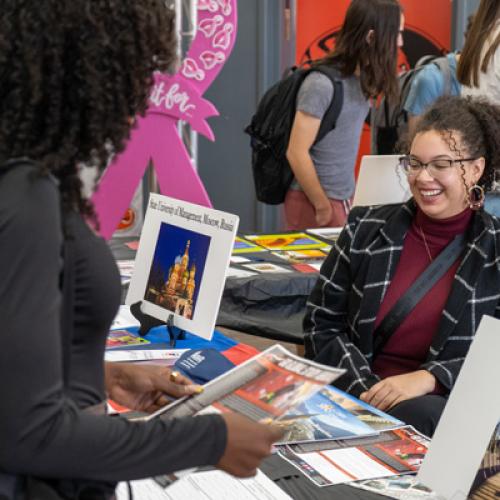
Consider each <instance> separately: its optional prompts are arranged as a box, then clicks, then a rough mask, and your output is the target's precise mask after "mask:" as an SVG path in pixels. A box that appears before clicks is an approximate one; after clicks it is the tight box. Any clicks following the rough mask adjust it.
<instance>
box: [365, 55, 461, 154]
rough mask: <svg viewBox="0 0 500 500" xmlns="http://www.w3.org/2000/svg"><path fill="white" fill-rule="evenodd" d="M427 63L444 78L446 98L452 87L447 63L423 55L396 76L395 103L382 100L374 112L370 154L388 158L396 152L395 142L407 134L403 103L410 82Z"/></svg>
mask: <svg viewBox="0 0 500 500" xmlns="http://www.w3.org/2000/svg"><path fill="white" fill-rule="evenodd" d="M427 64H435V65H436V66H437V67H438V68H439V71H440V72H441V73H442V75H443V78H444V94H443V95H450V93H451V84H452V73H451V68H450V62H449V61H448V58H447V57H446V56H442V57H436V56H424V57H422V58H420V59H419V60H418V62H417V64H416V65H415V67H414V68H412V69H410V70H408V71H405V72H404V73H403V74H402V75H400V77H399V92H400V94H399V100H398V101H397V102H396V103H392V104H391V103H389V102H388V100H387V99H385V97H384V98H382V100H381V101H380V105H379V106H378V108H377V109H376V110H375V111H373V110H372V113H374V115H373V117H372V120H371V125H372V151H373V154H379V155H388V154H394V153H395V152H396V146H397V144H398V142H399V141H400V140H401V139H402V138H403V137H404V136H405V134H406V133H407V131H408V113H407V111H406V110H405V103H406V100H407V99H408V95H409V93H410V89H411V85H412V82H413V81H414V80H415V77H416V76H417V75H418V73H419V72H420V71H421V70H422V68H424V67H425V66H426V65H427Z"/></svg>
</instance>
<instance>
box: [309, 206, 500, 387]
mask: <svg viewBox="0 0 500 500" xmlns="http://www.w3.org/2000/svg"><path fill="white" fill-rule="evenodd" d="M415 211H416V206H415V202H414V201H413V199H411V200H409V201H408V202H407V203H405V204H398V205H385V206H378V207H357V208H354V209H353V210H352V211H351V213H350V215H349V219H348V221H347V224H346V226H345V228H344V230H343V231H342V233H341V234H340V236H339V239H338V241H337V243H336V244H335V245H334V247H333V248H332V251H331V252H330V255H329V256H328V257H327V259H326V260H325V262H324V264H323V266H322V268H321V272H320V276H319V279H318V281H317V282H316V285H315V287H314V289H313V291H312V292H311V295H310V297H309V300H308V302H307V312H306V316H305V318H304V332H305V344H306V356H307V357H310V358H314V359H315V360H316V361H318V362H320V363H324V364H328V365H332V366H336V367H340V368H345V369H346V370H347V373H346V374H345V375H343V376H342V377H341V378H340V379H339V381H338V382H339V384H338V385H339V386H340V387H341V388H342V389H344V390H346V391H347V392H350V393H351V394H354V395H356V396H359V394H360V393H361V392H363V391H365V390H367V389H368V388H370V387H371V386H372V385H374V384H375V383H376V382H378V381H379V378H378V377H377V376H376V375H375V374H374V373H372V371H371V361H372V360H373V330H374V324H375V319H376V317H377V313H378V310H379V307H380V304H381V302H382V300H383V298H384V295H385V293H386V292H387V289H388V287H389V285H390V283H391V280H392V278H393V276H394V273H395V271H396V267H397V264H398V261H399V257H400V255H401V251H402V248H403V242H404V238H405V235H406V233H407V231H408V229H409V227H410V225H411V222H412V219H413V216H414V214H415ZM483 314H488V315H490V316H495V317H500V220H499V219H497V218H496V217H493V216H491V215H489V214H488V213H486V212H484V211H483V210H480V211H478V212H476V213H475V214H474V216H473V218H472V222H471V225H470V227H469V229H468V232H467V245H466V248H465V250H464V253H463V257H462V261H461V263H460V265H459V267H458V269H457V272H456V275H455V278H454V281H453V284H452V288H451V291H450V295H449V297H448V300H447V303H446V306H445V308H444V309H443V312H442V316H441V320H440V323H439V327H438V330H437V332H436V334H435V336H434V339H433V341H432V344H431V346H430V349H429V353H428V357H427V359H426V361H425V362H424V363H423V364H422V366H421V368H422V369H426V370H429V372H431V373H432V374H433V375H434V376H435V377H436V379H437V380H438V381H439V382H440V383H441V384H442V385H443V386H444V387H445V388H446V389H447V390H448V391H450V390H451V389H452V387H453V384H454V383H455V380H456V378H457V375H458V373H459V371H460V368H461V366H462V363H463V361H464V359H465V356H466V354H467V351H468V349H469V346H470V344H471V341H472V339H473V337H474V334H475V331H476V328H477V326H478V324H479V322H480V320H481V317H482V316H483Z"/></svg>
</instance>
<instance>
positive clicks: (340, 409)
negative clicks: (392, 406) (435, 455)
mask: <svg viewBox="0 0 500 500" xmlns="http://www.w3.org/2000/svg"><path fill="white" fill-rule="evenodd" d="M287 417H288V418H287ZM280 420H282V421H283V420H284V421H287V420H288V423H289V425H288V433H287V435H286V436H285V439H283V442H284V441H286V442H301V441H318V440H325V439H346V438H352V437H359V436H368V435H373V434H378V433H379V432H380V431H383V430H387V429H394V428H396V427H401V426H403V425H404V423H403V422H401V421H400V420H397V419H396V418H394V417H391V416H390V415H388V414H386V413H384V412H382V411H380V410H378V409H377V408H374V407H373V406H370V405H369V404H366V403H364V402H363V401H360V400H359V399H357V398H355V397H353V396H351V395H350V394H347V393H345V392H343V391H341V390H340V389H337V388H335V387H332V386H327V387H325V388H324V389H322V390H321V391H320V392H318V393H316V394H315V395H314V396H312V397H311V398H309V399H308V400H307V401H305V402H304V403H302V404H301V405H299V406H298V407H296V408H295V409H294V410H293V412H290V413H288V414H287V415H286V416H284V417H282V418H281V419H280Z"/></svg>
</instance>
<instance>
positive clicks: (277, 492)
mask: <svg viewBox="0 0 500 500" xmlns="http://www.w3.org/2000/svg"><path fill="white" fill-rule="evenodd" d="M163 477H164V476H163ZM163 477H160V478H154V479H143V480H140V481H132V482H131V483H130V486H131V488H132V494H133V497H134V498H140V499H153V498H154V499H164V500H186V499H188V498H189V499H191V500H197V499H203V500H222V499H229V498H237V499H238V500H265V499H267V500H271V499H272V500H291V497H290V496H289V495H287V494H286V493H285V492H284V491H283V490H282V489H280V487H279V486H278V485H276V484H275V483H273V481H272V480H271V479H269V478H268V477H267V476H266V475H265V474H264V473H263V472H261V471H260V470H257V475H256V476H255V477H251V478H248V479H238V478H236V477H233V476H230V475H229V474H226V473H225V472H222V471H220V470H210V471H204V472H195V473H191V474H188V475H185V476H183V477H181V478H180V479H178V480H177V481H175V482H174V483H173V484H172V483H171V481H170V480H168V478H167V480H166V481H165V480H163ZM116 498H117V500H129V498H130V496H129V491H128V487H127V484H126V483H119V484H118V487H117V489H116Z"/></svg>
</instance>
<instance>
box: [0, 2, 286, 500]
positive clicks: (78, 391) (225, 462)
mask: <svg viewBox="0 0 500 500" xmlns="http://www.w3.org/2000/svg"><path fill="white" fill-rule="evenodd" d="M173 19H174V16H173V13H172V12H171V11H170V10H169V9H167V8H166V7H165V2H164V1H163V0H120V1H118V2H115V1H113V0H95V1H92V2H88V1H84V0H44V1H43V2H28V1H20V0H4V1H3V2H2V8H1V9H0V249H1V258H0V276H1V279H0V312H1V314H0V321H1V327H0V340H1V345H2V348H1V349H0V395H1V400H2V403H1V410H0V443H1V444H0V497H2V498H5V497H7V498H8V499H9V500H10V498H13V495H14V488H18V489H19V488H20V489H21V491H22V494H23V492H24V496H21V497H18V496H16V497H15V498H16V499H18V498H32V496H30V495H31V494H30V493H27V492H25V491H24V490H26V489H27V488H29V487H30V486H29V485H33V484H34V479H33V478H34V477H35V476H36V477H38V478H43V480H44V481H39V483H38V484H40V483H41V484H43V485H44V486H42V488H45V487H47V488H48V485H49V484H51V485H52V487H53V488H54V489H55V490H57V491H58V494H59V495H60V497H64V498H85V499H87V498H88V499H90V498H92V499H98V498H108V497H109V496H110V495H112V491H113V489H114V482H116V481H119V480H127V479H134V478H141V477H149V476H154V475H159V474H165V473H169V472H172V471H175V470H180V469H185V468H187V467H193V466H198V465H216V466H217V467H219V468H221V469H223V470H225V471H227V472H230V473H233V474H235V475H238V476H248V475H252V474H255V469H256V467H257V466H258V464H259V462H260V460H261V459H262V458H263V457H264V456H266V455H267V454H269V453H270V447H271V443H272V442H273V441H274V440H276V439H277V438H278V437H279V436H280V435H281V432H280V431H279V432H278V431H277V430H276V429H275V428H273V427H272V426H264V425H260V424H257V423H254V422H251V421H249V420H247V419H244V418H242V417H237V416H234V415H230V416H219V415H206V416H200V417H188V418H182V419H175V420H171V421H163V420H161V419H155V420H151V421H149V422H141V423H138V422H135V423H134V422H129V421H126V420H125V419H122V418H112V417H109V416H107V415H104V414H102V411H100V410H101V409H102V408H104V404H103V402H104V400H105V399H106V396H107V394H109V395H110V396H111V397H112V398H113V399H115V400H117V401H118V402H121V403H122V404H126V405H127V406H129V407H133V408H136V409H138V410H143V411H151V410H154V409H155V408H157V407H158V406H160V405H162V404H165V402H166V400H167V396H173V397H179V396H183V395H187V394H192V393H193V392H197V391H199V390H200V388H199V387H196V386H193V385H192V383H191V382H190V381H189V380H187V379H186V378H183V377H181V376H174V374H172V373H171V372H170V371H169V370H164V371H162V370H160V369H157V368H155V367H149V368H147V369H146V368H144V367H137V366H127V365H119V364H113V365H105V363H104V362H103V354H104V347H105V339H106V335H107V333H108V330H109V327H110V324H111V321H112V319H113V317H114V315H115V313H116V310H117V307H118V305H119V300H120V280H119V274H118V272H117V268H116V265H115V263H114V261H113V258H112V256H111V254H110V252H109V249H108V248H107V246H106V244H105V243H104V242H103V240H102V239H100V238H98V237H97V236H96V235H95V234H94V232H93V231H92V229H91V228H90V227H89V226H88V225H87V221H88V220H89V219H92V218H94V219H95V216H94V214H93V211H92V206H91V205H90V203H89V202H88V201H87V200H85V199H84V198H83V197H82V195H81V182H80V180H79V176H78V169H79V168H80V166H81V165H87V166H96V167H98V168H99V169H101V170H102V169H103V168H104V167H105V166H106V164H107V162H108V160H109V155H110V152H113V153H119V152H120V151H122V150H123V148H124V146H125V143H126V141H127V138H128V136H129V132H130V128H131V124H132V123H133V121H134V120H133V118H134V117H135V116H136V115H140V114H142V113H144V112H145V110H146V106H147V97H148V95H149V92H150V86H151V84H152V76H153V72H154V71H157V70H158V71H162V72H164V71H166V70H168V69H169V67H170V66H171V65H172V64H173V63H174V62H175V36H174V26H173ZM70 247H71V253H70V252H69V251H68V252H67V251H66V250H67V249H68V248H70ZM69 255H71V256H72V257H71V259H69ZM61 257H63V259H61ZM66 257H68V258H66ZM62 260H64V264H63V263H62ZM70 275H71V279H69V278H68V277H69V276H70ZM61 278H62V280H61ZM61 281H62V283H61ZM68 283H70V284H71V288H67V287H66V285H67V284H68ZM68 319H71V321H68ZM66 344H67V349H66ZM93 481H101V482H100V483H98V485H100V486H99V487H97V486H96V485H95V484H94V483H93ZM102 481H106V482H108V483H111V484H110V485H109V487H104V486H103V483H102ZM26 484H27V485H28V486H23V485H26ZM7 488H10V490H7ZM96 488H97V489H96ZM2 495H3V496H2ZM37 498H39V497H38V496H37ZM43 498H47V497H45V496H44V497H43ZM50 498H53V497H50ZM58 498H59V497H58Z"/></svg>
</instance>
